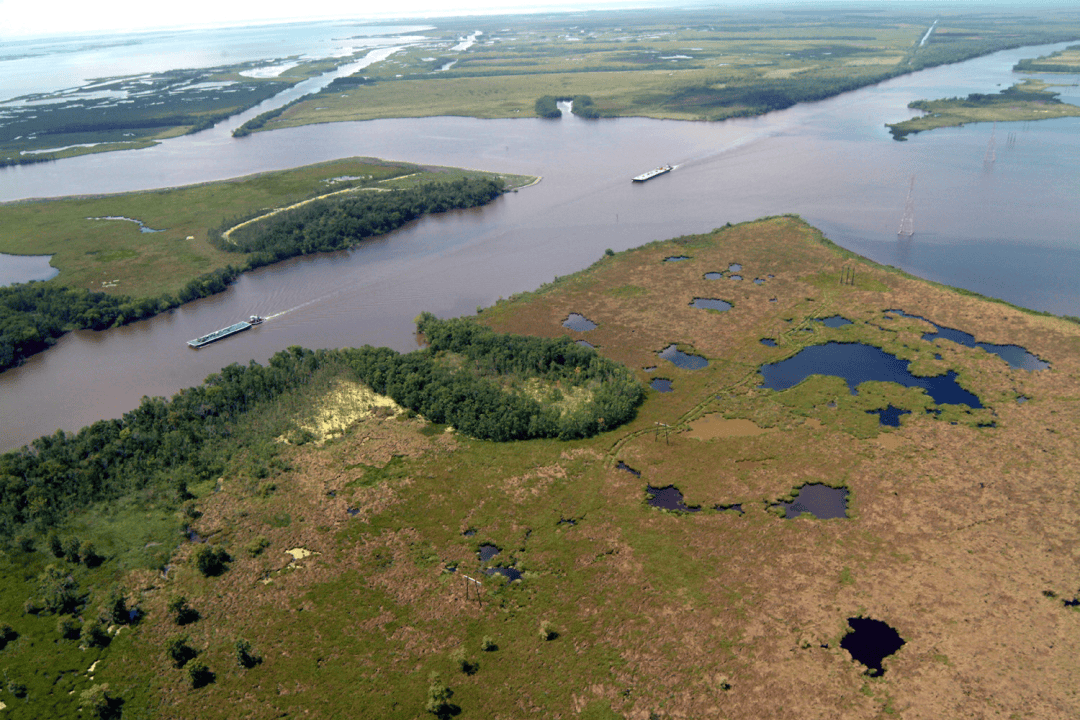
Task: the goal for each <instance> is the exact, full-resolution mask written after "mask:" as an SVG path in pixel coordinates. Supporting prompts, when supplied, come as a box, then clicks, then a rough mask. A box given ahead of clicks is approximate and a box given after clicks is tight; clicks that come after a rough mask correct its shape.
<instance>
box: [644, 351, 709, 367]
mask: <svg viewBox="0 0 1080 720" xmlns="http://www.w3.org/2000/svg"><path fill="white" fill-rule="evenodd" d="M657 355H659V356H660V359H661V360H667V361H668V362H670V363H673V364H674V365H675V367H680V368H682V369H683V370H700V369H701V368H703V367H707V366H708V364H709V361H708V360H706V359H705V358H703V357H701V356H700V355H689V354H687V353H684V352H683V351H682V350H679V349H678V348H677V347H675V345H668V346H667V347H666V348H664V349H663V350H661V351H660V352H658V353H657Z"/></svg>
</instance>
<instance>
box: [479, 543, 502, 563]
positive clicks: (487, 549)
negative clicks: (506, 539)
mask: <svg viewBox="0 0 1080 720" xmlns="http://www.w3.org/2000/svg"><path fill="white" fill-rule="evenodd" d="M500 552H502V551H501V550H499V548H497V547H495V546H494V545H481V546H480V551H479V555H480V562H487V561H488V560H490V559H491V558H493V557H495V556H496V555H498V554H499V553H500Z"/></svg>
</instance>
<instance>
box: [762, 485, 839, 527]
mask: <svg viewBox="0 0 1080 720" xmlns="http://www.w3.org/2000/svg"><path fill="white" fill-rule="evenodd" d="M848 494H849V491H848V489H847V488H834V487H829V486H828V485H822V484H821V483H812V484H807V485H803V486H802V487H801V488H799V494H798V495H797V496H796V497H795V499H794V500H792V501H791V502H789V503H786V502H781V503H776V504H775V505H773V507H782V508H784V509H785V511H784V517H785V518H788V519H790V518H797V517H799V516H800V515H802V514H803V513H810V514H811V515H813V516H814V517H816V518H818V519H819V520H828V519H829V518H844V517H847V499H848Z"/></svg>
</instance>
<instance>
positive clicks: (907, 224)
mask: <svg viewBox="0 0 1080 720" xmlns="http://www.w3.org/2000/svg"><path fill="white" fill-rule="evenodd" d="M896 234H897V235H899V236H900V237H911V236H912V235H914V234H915V176H914V175H912V176H911V187H909V188H908V193H907V202H905V203H904V215H903V217H901V218H900V229H899V230H898V231H897V233H896Z"/></svg>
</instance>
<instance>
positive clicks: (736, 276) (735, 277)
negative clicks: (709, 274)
mask: <svg viewBox="0 0 1080 720" xmlns="http://www.w3.org/2000/svg"><path fill="white" fill-rule="evenodd" d="M731 279H732V280H742V275H732V276H731Z"/></svg>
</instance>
